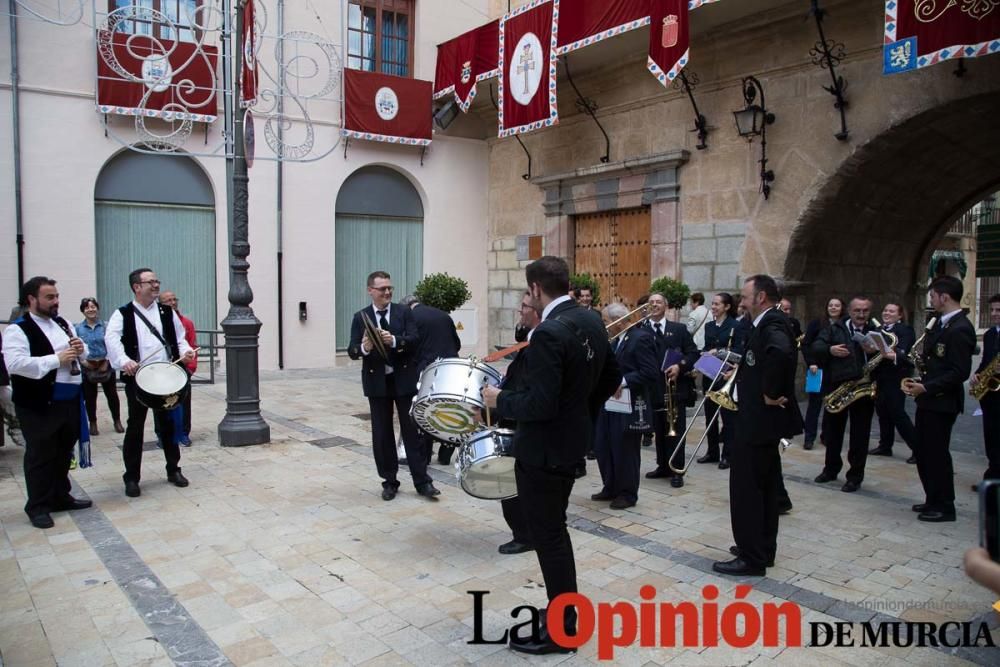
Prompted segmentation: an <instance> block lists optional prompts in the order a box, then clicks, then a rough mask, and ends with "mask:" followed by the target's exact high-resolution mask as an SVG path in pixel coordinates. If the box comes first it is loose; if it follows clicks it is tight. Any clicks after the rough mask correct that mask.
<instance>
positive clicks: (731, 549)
mask: <svg viewBox="0 0 1000 667" xmlns="http://www.w3.org/2000/svg"><path fill="white" fill-rule="evenodd" d="M729 553H731V554H732V555H734V556H736V557H737V558H738V557H739V556H740V554H742V553H743V552H742V551H741V550H740V548H739V547H738V546H736V545H735V544H734V545H733V546H731V547H729ZM767 566H768V567H774V559H773V558H772V559H771V560H769V561H767Z"/></svg>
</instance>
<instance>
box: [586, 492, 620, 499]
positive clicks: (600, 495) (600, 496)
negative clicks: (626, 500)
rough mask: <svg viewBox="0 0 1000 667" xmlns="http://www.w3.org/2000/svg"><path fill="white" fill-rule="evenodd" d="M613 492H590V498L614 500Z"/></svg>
mask: <svg viewBox="0 0 1000 667" xmlns="http://www.w3.org/2000/svg"><path fill="white" fill-rule="evenodd" d="M614 498H615V496H614V494H611V493H608V492H607V491H601V492H600V493H592V494H590V499H591V500H614Z"/></svg>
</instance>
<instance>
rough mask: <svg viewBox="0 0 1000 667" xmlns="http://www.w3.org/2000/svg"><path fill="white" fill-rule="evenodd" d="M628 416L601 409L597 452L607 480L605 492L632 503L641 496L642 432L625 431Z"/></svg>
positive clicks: (595, 441) (598, 460)
mask: <svg viewBox="0 0 1000 667" xmlns="http://www.w3.org/2000/svg"><path fill="white" fill-rule="evenodd" d="M627 423H628V416H627V415H623V414H620V413H617V412H608V411H607V410H601V412H600V414H599V415H598V417H597V436H596V437H595V438H594V454H595V455H596V456H597V467H598V468H599V469H600V471H601V481H602V482H603V483H604V488H603V489H601V491H602V492H603V493H606V494H610V495H611V496H612V497H614V498H619V497H623V498H625V499H627V500H629V501H630V502H633V503H634V502H636V501H637V500H638V499H639V463H640V460H641V456H640V454H639V452H640V450H641V449H642V434H641V433H638V432H635V431H628V430H626V428H625V427H626V424H627Z"/></svg>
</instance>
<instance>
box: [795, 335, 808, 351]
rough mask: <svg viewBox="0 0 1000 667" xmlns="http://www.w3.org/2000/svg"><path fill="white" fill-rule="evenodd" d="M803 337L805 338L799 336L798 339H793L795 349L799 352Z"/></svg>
mask: <svg viewBox="0 0 1000 667" xmlns="http://www.w3.org/2000/svg"><path fill="white" fill-rule="evenodd" d="M805 337H806V335H805V334H799V337H798V338H796V339H795V348H796V349H799V350H801V349H802V341H803V340H804V339H805Z"/></svg>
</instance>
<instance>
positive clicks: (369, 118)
mask: <svg viewBox="0 0 1000 667" xmlns="http://www.w3.org/2000/svg"><path fill="white" fill-rule="evenodd" d="M432 87H433V84H431V82H430V81H421V80H419V79H409V78H405V77H401V76H390V75H388V74H380V73H378V72H363V71H361V70H356V69H345V70H344V112H345V113H344V129H343V130H341V134H343V135H344V136H345V137H351V138H353V139H366V140H368V141H385V142H388V143H392V144H407V145H411V146H426V145H427V144H429V143H431V88H432Z"/></svg>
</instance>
